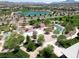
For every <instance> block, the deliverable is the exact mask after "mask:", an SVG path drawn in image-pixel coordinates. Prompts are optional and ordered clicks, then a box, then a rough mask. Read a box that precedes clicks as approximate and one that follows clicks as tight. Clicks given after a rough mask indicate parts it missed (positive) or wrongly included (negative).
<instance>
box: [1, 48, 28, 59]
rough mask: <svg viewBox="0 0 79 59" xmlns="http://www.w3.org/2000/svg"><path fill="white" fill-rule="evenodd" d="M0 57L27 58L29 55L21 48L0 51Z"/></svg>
mask: <svg viewBox="0 0 79 59" xmlns="http://www.w3.org/2000/svg"><path fill="white" fill-rule="evenodd" d="M0 58H29V55H28V54H27V53H25V52H24V51H22V50H20V49H19V50H17V51H13V52H7V53H0Z"/></svg>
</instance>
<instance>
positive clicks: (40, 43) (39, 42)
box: [37, 34, 45, 45]
mask: <svg viewBox="0 0 79 59" xmlns="http://www.w3.org/2000/svg"><path fill="white" fill-rule="evenodd" d="M44 40H45V39H44V35H42V34H40V35H39V36H38V40H37V42H38V44H39V45H42V43H43V42H44Z"/></svg>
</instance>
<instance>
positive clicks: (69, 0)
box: [62, 0, 76, 3]
mask: <svg viewBox="0 0 79 59" xmlns="http://www.w3.org/2000/svg"><path fill="white" fill-rule="evenodd" d="M62 3H76V1H75V0H66V1H63V2H62Z"/></svg>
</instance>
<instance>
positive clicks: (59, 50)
mask: <svg viewBox="0 0 79 59" xmlns="http://www.w3.org/2000/svg"><path fill="white" fill-rule="evenodd" d="M56 41H57V39H55V38H52V37H51V35H45V42H44V43H43V45H42V46H40V47H38V48H37V49H36V50H35V51H33V52H27V51H26V48H25V47H23V46H22V47H21V48H20V49H21V50H23V51H24V52H26V53H28V54H29V55H30V58H35V57H36V56H37V54H39V51H41V50H43V49H44V48H45V47H47V46H48V45H49V44H50V45H53V46H54V52H55V54H56V55H57V56H61V55H62V51H63V50H64V48H59V47H57V46H56V45H55V42H56Z"/></svg>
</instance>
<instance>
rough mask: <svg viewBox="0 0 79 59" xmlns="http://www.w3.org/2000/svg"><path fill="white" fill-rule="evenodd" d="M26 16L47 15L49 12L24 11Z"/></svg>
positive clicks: (23, 13)
mask: <svg viewBox="0 0 79 59" xmlns="http://www.w3.org/2000/svg"><path fill="white" fill-rule="evenodd" d="M21 14H22V15H24V16H40V15H47V14H49V12H46V11H45V12H44V11H30V12H22V13H21Z"/></svg>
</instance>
